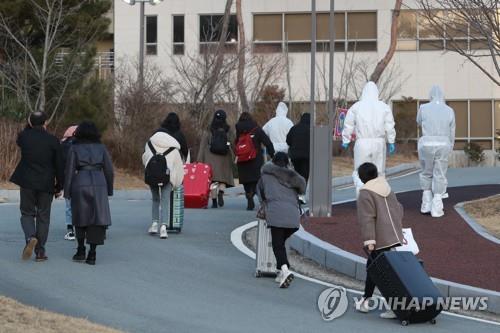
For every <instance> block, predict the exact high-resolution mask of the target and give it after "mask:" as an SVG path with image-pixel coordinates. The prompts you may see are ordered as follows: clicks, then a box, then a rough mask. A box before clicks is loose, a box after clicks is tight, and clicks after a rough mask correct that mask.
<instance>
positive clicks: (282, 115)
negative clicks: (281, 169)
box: [262, 102, 293, 153]
mask: <svg viewBox="0 0 500 333" xmlns="http://www.w3.org/2000/svg"><path fill="white" fill-rule="evenodd" d="M287 114H288V107H287V106H286V104H285V103H283V102H280V103H279V104H278V107H277V108H276V117H274V118H272V119H270V120H269V121H268V122H267V123H266V124H265V125H264V127H262V129H263V130H264V133H266V135H267V136H268V137H269V139H270V140H271V142H272V143H273V147H274V151H275V152H279V151H282V152H285V153H288V145H287V143H286V136H287V135H288V132H290V129H291V128H292V127H293V122H292V121H291V120H290V119H288V118H287Z"/></svg>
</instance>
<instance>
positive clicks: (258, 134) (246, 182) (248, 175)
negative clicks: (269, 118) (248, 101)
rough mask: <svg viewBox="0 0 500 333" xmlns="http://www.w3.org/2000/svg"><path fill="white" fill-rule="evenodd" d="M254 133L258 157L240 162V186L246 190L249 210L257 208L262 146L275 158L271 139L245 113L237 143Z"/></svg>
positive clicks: (238, 125) (237, 130)
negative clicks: (244, 135) (243, 136)
mask: <svg viewBox="0 0 500 333" xmlns="http://www.w3.org/2000/svg"><path fill="white" fill-rule="evenodd" d="M249 132H251V133H252V139H253V143H254V145H255V149H256V150H257V156H256V158H254V159H253V160H250V161H246V162H238V161H237V166H238V176H239V179H240V184H243V187H244V188H245V195H246V198H247V210H253V209H254V208H255V202H254V199H253V198H254V196H255V191H256V187H257V182H258V181H259V179H260V169H261V168H262V165H263V164H264V154H263V153H262V145H264V146H265V147H266V149H267V154H268V155H269V156H271V158H272V157H273V156H274V146H273V143H272V142H271V140H270V139H269V137H268V136H267V135H266V133H264V131H263V130H262V128H260V127H259V126H258V125H257V123H256V122H255V121H254V120H253V119H252V116H251V115H250V113H248V112H243V113H242V114H241V116H240V119H239V120H238V122H237V123H236V138H237V139H236V143H237V142H238V138H240V136H241V135H242V134H245V133H249Z"/></svg>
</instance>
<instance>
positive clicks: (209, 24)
mask: <svg viewBox="0 0 500 333" xmlns="http://www.w3.org/2000/svg"><path fill="white" fill-rule="evenodd" d="M223 18H224V16H223V15H200V41H201V42H218V41H219V40H220V37H221V33H222V25H223ZM237 40H238V24H237V21H236V15H231V17H230V18H229V27H228V31H227V38H226V41H231V42H233V41H237Z"/></svg>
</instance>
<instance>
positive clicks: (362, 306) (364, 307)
mask: <svg viewBox="0 0 500 333" xmlns="http://www.w3.org/2000/svg"><path fill="white" fill-rule="evenodd" d="M368 301H369V300H368V299H363V300H362V301H361V302H358V303H356V311H358V312H361V313H368V312H370V309H369V308H368Z"/></svg>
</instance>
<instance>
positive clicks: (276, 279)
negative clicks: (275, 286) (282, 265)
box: [274, 270, 281, 283]
mask: <svg viewBox="0 0 500 333" xmlns="http://www.w3.org/2000/svg"><path fill="white" fill-rule="evenodd" d="M274 282H276V283H280V282H281V271H280V270H278V271H277V272H276V278H275V279H274Z"/></svg>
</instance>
